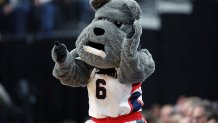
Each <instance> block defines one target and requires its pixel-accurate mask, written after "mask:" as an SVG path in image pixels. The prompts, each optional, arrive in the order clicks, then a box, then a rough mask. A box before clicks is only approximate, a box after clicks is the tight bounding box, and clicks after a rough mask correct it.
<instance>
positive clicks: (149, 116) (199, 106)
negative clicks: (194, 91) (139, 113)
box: [143, 96, 218, 123]
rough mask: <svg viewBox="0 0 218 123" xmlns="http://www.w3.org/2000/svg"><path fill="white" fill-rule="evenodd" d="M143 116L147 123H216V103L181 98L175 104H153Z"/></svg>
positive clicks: (217, 117)
mask: <svg viewBox="0 0 218 123" xmlns="http://www.w3.org/2000/svg"><path fill="white" fill-rule="evenodd" d="M143 115H144V117H145V118H146V120H147V122H148V123H218V102H212V101H209V100H205V99H201V98H200V97H185V96H181V97H179V98H178V100H177V102H176V104H174V105H172V104H165V105H162V106H161V105H159V104H154V105H152V106H151V108H150V109H149V110H145V111H143Z"/></svg>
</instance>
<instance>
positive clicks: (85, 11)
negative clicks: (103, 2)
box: [79, 0, 93, 29]
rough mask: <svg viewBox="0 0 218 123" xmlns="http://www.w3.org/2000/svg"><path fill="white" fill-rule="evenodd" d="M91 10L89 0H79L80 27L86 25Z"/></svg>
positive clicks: (89, 20) (89, 18)
mask: <svg viewBox="0 0 218 123" xmlns="http://www.w3.org/2000/svg"><path fill="white" fill-rule="evenodd" d="M92 12H93V10H92V9H91V7H90V5H89V0H80V20H79V21H80V22H79V26H80V28H82V29H83V28H84V27H86V26H87V25H88V24H89V23H90V22H91V20H92V14H93V13H92Z"/></svg>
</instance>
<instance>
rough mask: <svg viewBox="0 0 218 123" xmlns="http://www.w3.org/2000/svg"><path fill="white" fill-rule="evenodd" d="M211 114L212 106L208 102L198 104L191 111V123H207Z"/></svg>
mask: <svg viewBox="0 0 218 123" xmlns="http://www.w3.org/2000/svg"><path fill="white" fill-rule="evenodd" d="M212 113H213V112H212V105H211V103H210V102H209V101H207V100H204V101H201V102H198V103H196V104H195V106H194V109H193V114H192V123H207V121H208V119H209V117H211V115H212Z"/></svg>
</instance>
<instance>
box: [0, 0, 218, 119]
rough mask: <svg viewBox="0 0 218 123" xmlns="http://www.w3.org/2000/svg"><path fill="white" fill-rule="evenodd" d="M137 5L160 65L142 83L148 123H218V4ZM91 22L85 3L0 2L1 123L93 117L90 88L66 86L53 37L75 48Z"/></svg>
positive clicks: (172, 1)
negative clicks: (58, 72) (57, 69)
mask: <svg viewBox="0 0 218 123" xmlns="http://www.w3.org/2000/svg"><path fill="white" fill-rule="evenodd" d="M137 1H138V2H139V4H140V6H141V8H142V10H143V14H142V18H141V20H140V23H141V25H142V26H143V35H142V37H141V45H142V47H143V48H146V49H148V50H149V51H150V52H151V54H152V55H153V58H154V61H155V63H156V71H155V73H154V74H152V75H151V76H150V77H149V78H148V79H147V80H146V81H145V82H144V84H143V86H142V89H143V100H144V111H143V114H144V115H145V117H146V119H147V120H148V123H157V122H160V123H179V122H181V121H183V123H190V122H191V121H192V122H193V123H194V122H196V123H197V121H199V119H203V118H206V119H207V120H205V123H206V121H207V122H209V121H210V120H211V119H216V120H217V111H218V108H217V107H218V89H217V88H218V86H217V85H218V84H217V83H218V77H217V76H218V72H217V70H218V52H217V51H218V49H217V46H218V45H217V44H218V43H217V42H218V1H217V0H194V1H193V0H192V1H191V0H137ZM93 18H94V11H93V10H92V9H91V8H90V6H89V1H88V0H0V123H81V122H84V121H85V120H86V119H88V118H89V117H88V96H87V90H86V88H71V87H67V86H63V85H61V84H60V82H59V81H58V80H57V79H55V78H54V77H53V76H52V74H51V73H52V70H53V66H54V63H53V61H52V59H51V55H50V54H51V49H52V47H53V42H54V41H55V40H59V41H61V42H62V43H65V44H66V46H67V47H68V49H69V50H72V49H73V48H75V46H74V43H75V41H76V39H77V36H78V35H79V34H80V32H81V31H82V30H83V29H84V27H86V26H87V25H88V24H89V23H90V22H91V20H92V19H93ZM196 107H203V108H204V111H205V112H202V114H196V113H195V112H200V111H199V110H198V109H197V108H196ZM206 107H210V108H209V109H210V110H206V109H208V108H206ZM195 110H197V111H195ZM206 114H208V115H206ZM209 114H210V115H209ZM200 116H201V117H200ZM216 122H217V121H216ZM216 122H214V123H216ZM202 123H204V122H202ZM211 123H212V122H211Z"/></svg>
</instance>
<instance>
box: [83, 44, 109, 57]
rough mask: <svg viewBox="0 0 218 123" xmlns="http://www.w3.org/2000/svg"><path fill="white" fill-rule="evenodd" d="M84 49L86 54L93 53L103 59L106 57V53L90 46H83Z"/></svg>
mask: <svg viewBox="0 0 218 123" xmlns="http://www.w3.org/2000/svg"><path fill="white" fill-rule="evenodd" d="M83 49H84V51H85V52H88V53H91V54H93V55H96V56H100V57H102V58H105V57H106V53H105V52H104V51H102V50H98V49H95V48H93V47H90V46H83Z"/></svg>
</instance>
